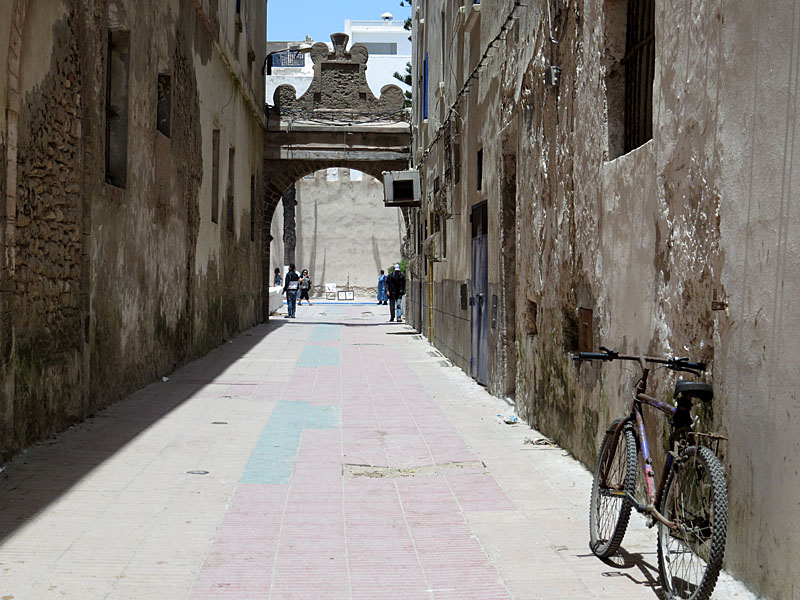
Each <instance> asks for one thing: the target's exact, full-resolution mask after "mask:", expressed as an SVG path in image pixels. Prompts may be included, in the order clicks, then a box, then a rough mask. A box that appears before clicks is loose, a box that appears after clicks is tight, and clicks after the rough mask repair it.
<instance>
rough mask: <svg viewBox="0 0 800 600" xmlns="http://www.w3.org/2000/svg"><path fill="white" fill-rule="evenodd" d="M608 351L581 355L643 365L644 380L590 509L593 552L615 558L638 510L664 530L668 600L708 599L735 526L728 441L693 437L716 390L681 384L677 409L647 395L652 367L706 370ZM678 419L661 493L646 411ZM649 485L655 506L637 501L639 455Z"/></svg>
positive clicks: (604, 461) (600, 472)
mask: <svg viewBox="0 0 800 600" xmlns="http://www.w3.org/2000/svg"><path fill="white" fill-rule="evenodd" d="M600 350H601V352H579V353H577V354H575V355H574V357H573V358H574V359H575V361H576V362H578V361H582V360H602V361H613V360H626V361H636V362H638V363H639V366H640V368H641V370H642V376H641V378H640V379H639V381H638V382H637V383H636V388H635V391H634V394H633V402H632V403H631V409H630V413H629V414H628V415H627V416H626V417H622V418H619V419H616V420H615V421H613V422H612V423H611V424H610V425H609V426H608V429H607V430H606V433H605V436H604V437H603V441H602V443H601V445H600V453H599V456H598V459H597V466H596V468H595V471H594V481H593V483H592V494H591V500H590V503H589V505H590V506H589V538H590V542H589V546H590V548H591V550H592V552H593V553H594V554H595V555H596V556H598V557H600V558H603V559H605V558H608V557H610V556H611V555H613V554H614V553H615V552H616V551H617V550H618V549H619V546H620V544H621V543H622V538H623V536H624V535H625V530H626V529H627V527H628V520H629V519H630V514H631V509H632V508H635V509H636V510H637V511H638V512H639V513H642V514H644V515H645V516H646V517H647V519H648V523H647V525H648V527H653V526H654V525H656V524H657V525H658V570H659V577H660V580H661V586H662V589H663V591H664V595H665V597H666V598H667V599H668V600H673V599H681V600H708V598H709V597H710V596H711V593H712V592H713V591H714V586H715V585H716V583H717V578H718V576H719V572H720V569H721V568H722V558H723V555H724V553H725V538H726V534H727V522H728V492H727V486H726V483H725V475H724V471H723V468H722V465H721V464H720V462H719V458H718V457H717V454H718V452H719V444H720V441H721V440H725V439H727V438H725V437H724V436H722V435H719V434H713V433H710V434H709V433H697V432H694V431H693V420H692V414H691V410H692V408H693V406H694V401H695V400H696V401H699V402H710V401H711V399H712V398H713V389H712V387H711V384H708V383H703V382H700V381H679V382H678V383H677V384H676V385H675V391H674V394H673V398H674V399H675V401H676V405H675V406H673V405H672V404H669V403H667V402H661V401H659V400H656V399H655V398H653V397H652V396H648V395H647V393H646V392H647V378H648V375H649V374H650V367H648V364H656V365H662V366H661V367H657V368H667V369H671V370H673V371H681V372H688V373H691V374H693V375H695V376H700V374H701V372H702V371H705V369H706V365H705V363H702V362H692V361H690V360H689V359H688V358H653V357H647V356H623V355H620V354H619V353H617V352H615V351H614V350H609V349H608V348H604V347H602V346H601V347H600ZM645 404H647V405H649V406H652V407H653V408H656V409H658V410H659V411H661V412H663V413H665V414H667V415H671V416H672V419H671V420H670V424H671V426H672V428H671V432H670V441H669V451H668V453H667V457H666V462H665V465H664V472H663V475H662V477H661V481H660V483H659V485H658V487H656V486H655V481H656V473H655V470H654V469H653V461H652V459H651V457H650V447H649V445H648V441H647V433H646V431H645V424H644V416H643V412H642V407H643V405H645ZM637 442H638V445H637ZM639 453H641V458H642V462H641V466H642V470H643V472H644V476H645V482H646V484H647V485H646V486H647V503H646V504H643V503H641V502H639V501H638V500H637V499H636V497H635V495H634V494H635V492H636V477H637V462H638V454H639Z"/></svg>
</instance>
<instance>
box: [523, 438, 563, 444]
mask: <svg viewBox="0 0 800 600" xmlns="http://www.w3.org/2000/svg"><path fill="white" fill-rule="evenodd" d="M522 443H523V444H532V445H533V446H558V444H556V443H555V442H554V441H553V440H551V439H550V438H546V437H541V438H536V439H535V440H534V439H531V438H527V437H526V438H525V440H524V441H523V442H522Z"/></svg>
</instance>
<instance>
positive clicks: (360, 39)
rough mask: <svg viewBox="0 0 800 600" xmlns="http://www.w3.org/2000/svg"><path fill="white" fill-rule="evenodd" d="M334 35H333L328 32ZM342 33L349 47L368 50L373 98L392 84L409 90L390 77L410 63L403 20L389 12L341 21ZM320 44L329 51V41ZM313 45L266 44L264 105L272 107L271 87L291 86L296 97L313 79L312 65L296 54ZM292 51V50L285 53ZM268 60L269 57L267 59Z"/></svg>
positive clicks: (305, 57)
mask: <svg viewBox="0 0 800 600" xmlns="http://www.w3.org/2000/svg"><path fill="white" fill-rule="evenodd" d="M331 33H335V32H333V31H332V32H331ZM344 33H346V34H347V35H348V36H350V45H353V44H356V43H359V44H364V45H365V46H366V47H367V50H369V61H368V62H367V83H369V87H370V89H371V90H372V93H373V94H375V96H380V95H381V88H382V87H383V86H385V85H387V84H394V85H397V86H399V87H400V88H402V89H403V90H404V91H405V90H408V91H411V87H410V86H407V85H406V84H405V83H403V82H402V81H399V80H398V79H395V77H394V74H395V73H400V74H401V75H405V73H406V65H407V64H408V63H410V62H411V40H409V39H408V38H409V37H410V34H411V32H409V31H406V29H405V28H404V27H403V21H396V20H394V17H393V15H392V14H391V13H388V12H387V13H383V15H381V18H380V19H376V20H368V21H365V20H362V21H355V20H351V19H347V20H345V22H344ZM318 41H324V42H325V43H326V44H328V47H329V48H331V49H333V46H332V45H331V42H330V40H318ZM313 43H314V40H312V39H311V38H309V37H306V39H305V40H304V41H302V42H268V43H267V52H268V53H270V52H272V53H274V54H271V55H270V56H271V59H272V60H271V62H272V64H271V66H268V73H269V74H268V76H267V102H268V103H269V104H272V97H273V95H274V93H275V88H277V87H278V86H279V85H282V84H284V83H288V84H289V85H292V86H294V88H295V89H296V90H297V96H298V98H299V97H300V96H302V95H303V94H304V93H305V91H306V90H307V89H308V86H309V85H311V80H312V79H313V78H314V65H313V63H312V62H311V56H310V55H309V54H303V53H301V52H299V51H298V50H300V48H301V45H302V46H305V45H306V44H308V45H311V44H313ZM285 48H294V49H296V50H287V51H284V52H282V51H281V50H283V49H285ZM268 60H269V57H268Z"/></svg>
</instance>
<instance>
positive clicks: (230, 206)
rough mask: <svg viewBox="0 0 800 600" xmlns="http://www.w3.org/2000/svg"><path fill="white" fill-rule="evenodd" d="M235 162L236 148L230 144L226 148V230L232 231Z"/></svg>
mask: <svg viewBox="0 0 800 600" xmlns="http://www.w3.org/2000/svg"><path fill="white" fill-rule="evenodd" d="M235 164H236V150H235V149H234V148H233V146H231V147H230V148H229V149H228V190H227V194H226V195H227V208H228V210H227V211H226V212H227V216H228V218H227V220H226V222H227V226H228V231H233V192H234V189H235V187H236V186H235V183H234V175H235V173H234V165H235Z"/></svg>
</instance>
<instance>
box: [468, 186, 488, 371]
mask: <svg viewBox="0 0 800 600" xmlns="http://www.w3.org/2000/svg"><path fill="white" fill-rule="evenodd" d="M470 222H471V223H472V296H471V297H470V299H469V303H470V305H471V307H472V311H471V312H472V321H471V323H470V331H471V334H472V354H471V356H470V361H469V363H470V375H472V377H473V378H474V379H475V380H476V381H477V382H478V383H480V384H481V385H486V383H487V380H488V371H489V368H488V367H489V360H488V359H489V311H488V310H487V301H486V298H487V293H488V290H489V270H488V265H489V243H488V237H489V236H488V225H489V209H488V204H487V203H486V202H481V203H480V204H476V205H475V206H473V207H472V213H471V215H470Z"/></svg>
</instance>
